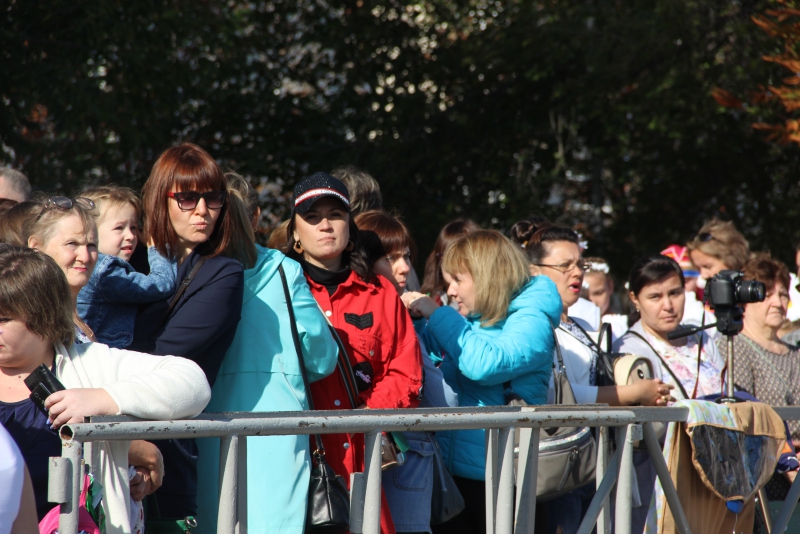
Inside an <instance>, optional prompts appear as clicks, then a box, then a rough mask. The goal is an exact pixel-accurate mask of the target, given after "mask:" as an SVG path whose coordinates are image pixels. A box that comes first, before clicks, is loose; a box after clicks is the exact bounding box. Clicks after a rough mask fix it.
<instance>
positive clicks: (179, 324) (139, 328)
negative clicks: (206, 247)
mask: <svg viewBox="0 0 800 534" xmlns="http://www.w3.org/2000/svg"><path fill="white" fill-rule="evenodd" d="M198 259H200V255H199V254H197V253H196V252H192V253H191V254H190V255H189V257H187V258H186V260H184V262H183V263H182V264H181V265H180V267H178V277H177V281H178V284H180V283H181V282H182V281H183V279H184V278H186V276H187V275H188V274H189V272H190V271H191V270H192V267H194V265H195V263H197V260H198ZM243 296H244V270H243V268H242V264H241V263H239V262H238V261H236V260H234V259H231V258H226V257H224V256H217V257H215V258H208V259H207V260H206V262H205V264H204V265H203V266H202V267H201V268H200V270H199V271H198V272H197V274H196V275H195V278H194V280H193V281H192V283H191V284H189V287H188V288H187V289H186V291H185V292H184V294H183V295H182V296H181V298H180V300H179V301H178V303H177V304H176V305H175V308H173V310H172V312H171V313H170V316H169V317H168V318H167V320H166V321H164V315H165V314H166V313H167V309H168V308H169V300H171V298H170V299H168V300H162V301H160V302H155V303H153V304H148V305H146V306H144V307H143V309H141V310H140V313H139V317H138V318H137V319H136V329H135V332H134V338H133V344H132V345H131V346H130V347H128V348H129V349H130V350H136V351H139V352H147V353H149V354H160V355H162V356H166V355H170V356H183V357H184V358H188V359H190V360H192V361H194V362H196V363H197V364H198V365H199V366H200V367H201V368H202V369H203V371H204V372H205V373H206V378H207V379H208V383H209V384H210V385H211V386H213V385H214V381H215V380H216V378H217V373H218V372H219V368H220V366H221V365H222V360H223V359H224V358H225V353H226V352H227V351H228V348H229V347H230V345H231V343H232V342H233V337H234V335H236V327H237V325H238V324H239V319H241V317H242V298H243Z"/></svg>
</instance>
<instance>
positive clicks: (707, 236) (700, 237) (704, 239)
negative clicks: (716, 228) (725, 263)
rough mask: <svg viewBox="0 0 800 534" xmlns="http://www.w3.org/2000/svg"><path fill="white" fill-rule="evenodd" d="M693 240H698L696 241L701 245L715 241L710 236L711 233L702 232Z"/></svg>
mask: <svg viewBox="0 0 800 534" xmlns="http://www.w3.org/2000/svg"><path fill="white" fill-rule="evenodd" d="M695 239H697V240H698V241H700V242H701V243H708V242H709V241H711V240H712V239H716V237H714V236H713V235H711V233H709V232H703V233H702V234H697V236H696V237H695Z"/></svg>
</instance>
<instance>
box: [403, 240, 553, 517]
mask: <svg viewBox="0 0 800 534" xmlns="http://www.w3.org/2000/svg"><path fill="white" fill-rule="evenodd" d="M442 274H443V276H444V279H445V281H446V282H447V283H448V289H447V296H448V297H450V299H452V301H454V302H456V303H457V304H458V311H456V310H455V309H453V308H451V307H450V306H442V307H439V306H438V305H437V304H436V303H435V302H434V301H433V300H432V299H431V298H429V297H426V296H424V295H422V294H420V293H406V294H405V295H403V301H404V302H405V303H406V304H407V305H408V307H409V310H410V311H411V313H412V314H416V315H422V316H424V317H426V318H427V319H428V326H427V328H426V329H425V331H424V332H423V333H422V337H423V339H424V341H425V344H426V346H427V347H428V350H429V351H430V352H436V353H439V354H440V355H441V356H442V357H443V362H442V366H441V369H442V372H443V374H444V378H445V381H446V382H447V384H449V385H450V386H451V387H452V388H453V390H454V391H455V392H456V393H457V394H458V399H459V405H460V406H501V405H504V404H505V399H504V395H503V383H504V382H507V381H511V386H512V387H513V389H514V392H515V393H516V394H518V395H519V396H521V397H522V398H523V399H525V401H526V402H528V403H529V404H544V403H545V400H546V399H547V388H548V384H549V380H550V371H551V368H552V358H553V328H554V327H555V326H557V325H558V322H559V317H560V314H561V299H560V297H559V296H558V291H557V289H556V286H555V284H553V282H552V281H550V280H549V279H548V278H546V277H543V276H538V277H534V278H531V277H530V274H529V271H528V262H527V261H526V260H525V258H524V256H523V255H522V253H521V252H520V251H519V250H518V249H517V248H516V247H514V245H512V244H511V242H510V241H509V240H508V239H506V238H505V237H504V236H503V235H502V234H500V233H499V232H496V231H494V230H480V231H477V232H474V233H471V234H469V235H466V236H464V237H462V238H460V239H459V240H457V241H455V242H454V243H452V244H451V245H450V246H448V247H447V249H446V250H445V252H444V257H443V258H442ZM436 439H437V440H438V441H439V444H440V446H441V449H442V454H443V456H444V459H445V462H446V464H447V468H448V469H449V470H450V473H452V474H453V475H454V479H455V480H456V484H457V485H458V488H459V490H460V491H461V494H462V495H463V496H464V500H465V502H466V505H467V506H466V509H465V510H464V512H462V513H461V514H460V515H458V516H456V518H455V519H453V520H452V521H450V522H448V523H446V524H445V525H442V527H444V528H443V529H441V530H440V529H438V528H437V532H439V531H441V532H445V531H446V532H465V531H470V529H473V528H474V527H475V525H483V524H485V515H484V514H485V504H484V499H485V496H486V493H485V487H484V486H485V485H484V473H485V469H486V446H485V436H484V431H483V430H456V431H450V432H439V433H437V436H436Z"/></svg>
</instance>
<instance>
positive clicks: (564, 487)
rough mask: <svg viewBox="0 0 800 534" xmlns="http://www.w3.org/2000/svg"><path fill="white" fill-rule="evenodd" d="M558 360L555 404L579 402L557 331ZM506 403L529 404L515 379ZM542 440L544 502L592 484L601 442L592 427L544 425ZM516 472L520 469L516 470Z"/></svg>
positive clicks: (539, 483) (539, 489) (507, 386)
mask: <svg viewBox="0 0 800 534" xmlns="http://www.w3.org/2000/svg"><path fill="white" fill-rule="evenodd" d="M553 340H554V341H555V350H556V358H557V363H554V364H553V384H554V386H555V394H556V396H555V397H556V398H555V403H556V404H558V405H569V404H577V403H576V402H575V394H574V393H573V392H572V386H571V385H570V383H569V379H568V378H567V370H566V368H565V367H564V359H563V357H562V356H561V347H560V346H559V344H558V339H557V338H556V336H555V331H554V332H553ZM503 395H504V396H505V401H506V405H509V406H527V405H528V403H527V402H525V400H523V399H522V398H521V397H520V396H519V395H517V394H515V393H514V390H513V389H512V388H511V382H510V381H509V382H506V383H504V384H503ZM543 430H544V432H543V433H542V434H541V437H540V439H539V462H538V464H539V466H538V469H537V472H536V477H537V478H536V497H537V499H538V500H540V501H546V500H548V499H554V498H555V497H559V496H561V495H564V494H565V493H569V492H570V491H572V490H574V489H576V488H579V487H581V486H584V485H586V484H589V483H592V482H594V480H595V470H596V467H597V465H596V464H597V443H596V442H595V439H594V435H593V434H592V429H591V428H589V427H588V426H583V427H557V428H544V429H543ZM519 436H520V430H519V429H517V430H516V432H515V434H514V467H515V468H516V467H517V461H518V457H519ZM515 472H516V469H515Z"/></svg>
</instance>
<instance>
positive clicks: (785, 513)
mask: <svg viewBox="0 0 800 534" xmlns="http://www.w3.org/2000/svg"><path fill="white" fill-rule="evenodd" d="M798 499H800V476H799V477H795V479H794V482H792V487H790V488H789V493H788V494H787V495H786V499H785V500H784V501H783V506H781V511H780V513H779V514H778V517H777V519H775V522H774V523H773V524H772V530H771V531H770V532H771V533H774V534H783V533H784V532H786V528H787V527H788V526H789V519H791V517H792V513H794V508H795V506H797V500H798Z"/></svg>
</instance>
